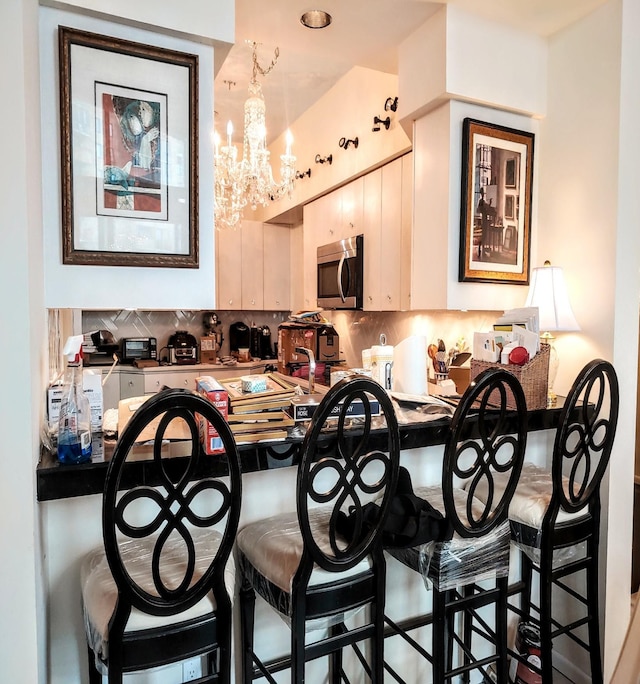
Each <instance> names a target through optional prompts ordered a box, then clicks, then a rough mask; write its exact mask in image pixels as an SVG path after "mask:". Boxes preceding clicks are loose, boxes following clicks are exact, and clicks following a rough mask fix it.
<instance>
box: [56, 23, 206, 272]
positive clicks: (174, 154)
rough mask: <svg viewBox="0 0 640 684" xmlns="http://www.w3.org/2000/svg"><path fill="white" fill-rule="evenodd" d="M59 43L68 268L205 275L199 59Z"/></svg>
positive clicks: (120, 45)
mask: <svg viewBox="0 0 640 684" xmlns="http://www.w3.org/2000/svg"><path fill="white" fill-rule="evenodd" d="M58 40H59V57H60V110H61V154H62V246H63V249H62V260H63V263H65V264H83V265H95V266H155V267H167V268H197V267H198V211H197V209H198V174H197V168H198V151H197V140H198V116H197V111H198V97H197V89H198V57H197V55H191V54H187V53H182V52H175V51H172V50H166V49H164V48H159V47H155V46H151V45H143V44H140V43H133V42H130V41H125V40H120V39H115V38H111V37H108V36H102V35H98V34H94V33H87V32H85V31H79V30H76V29H71V28H67V27H63V26H60V27H59V28H58Z"/></svg>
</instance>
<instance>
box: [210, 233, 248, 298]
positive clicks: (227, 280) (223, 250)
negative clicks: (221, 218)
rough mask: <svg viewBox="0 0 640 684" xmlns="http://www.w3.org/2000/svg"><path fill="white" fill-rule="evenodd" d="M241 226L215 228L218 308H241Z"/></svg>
mask: <svg viewBox="0 0 640 684" xmlns="http://www.w3.org/2000/svg"><path fill="white" fill-rule="evenodd" d="M241 238H242V228H241V227H238V229H237V230H229V229H226V230H225V229H222V230H216V300H217V306H218V308H219V309H241V308H242V239H241Z"/></svg>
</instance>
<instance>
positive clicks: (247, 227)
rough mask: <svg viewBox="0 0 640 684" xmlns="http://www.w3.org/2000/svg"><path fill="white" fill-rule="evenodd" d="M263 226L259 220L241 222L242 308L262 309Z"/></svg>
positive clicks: (248, 309)
mask: <svg viewBox="0 0 640 684" xmlns="http://www.w3.org/2000/svg"><path fill="white" fill-rule="evenodd" d="M263 238H264V227H263V224H262V223H261V222H260V221H243V222H242V308H243V309H244V310H247V311H256V310H258V311H261V310H262V309H264V242H263Z"/></svg>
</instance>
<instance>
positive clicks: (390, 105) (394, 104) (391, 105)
mask: <svg viewBox="0 0 640 684" xmlns="http://www.w3.org/2000/svg"><path fill="white" fill-rule="evenodd" d="M396 109H398V98H397V97H388V98H387V100H386V102H385V103H384V111H385V112H388V111H389V110H391V111H392V112H395V111H396Z"/></svg>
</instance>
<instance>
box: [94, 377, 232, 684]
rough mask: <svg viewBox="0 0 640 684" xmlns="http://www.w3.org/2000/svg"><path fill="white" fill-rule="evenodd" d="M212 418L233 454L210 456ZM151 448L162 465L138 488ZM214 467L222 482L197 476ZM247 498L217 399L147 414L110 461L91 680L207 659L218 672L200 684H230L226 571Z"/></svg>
mask: <svg viewBox="0 0 640 684" xmlns="http://www.w3.org/2000/svg"><path fill="white" fill-rule="evenodd" d="M201 419H205V420H208V421H209V422H211V423H212V425H213V426H214V427H215V429H216V430H217V431H218V434H219V435H220V438H221V441H222V445H223V448H224V453H218V454H214V455H205V454H204V453H203V451H202V448H201V445H200V438H199V422H200V420H201ZM175 439H178V441H177V442H174V441H172V440H175ZM149 440H151V444H149ZM172 444H179V445H182V446H183V447H185V452H186V453H185V456H186V457H185V458H177V457H173V455H172V453H171V448H170V447H171V445H172ZM141 451H143V452H145V451H146V452H147V453H146V454H142V457H145V458H146V459H151V460H146V461H145V463H144V466H145V477H146V478H147V484H144V485H140V486H135V487H129V485H128V481H129V477H130V475H131V474H132V473H133V472H134V471H135V469H136V467H138V466H140V465H141V464H140V463H136V462H132V461H139V460H140V458H141V455H140V452H141ZM204 461H206V462H207V466H212V467H213V470H214V474H215V475H216V476H215V477H214V476H210V477H198V475H197V474H198V472H199V471H200V470H201V469H202V468H203V467H204V463H203V462H204ZM222 476H225V477H224V479H221V478H222ZM122 490H124V491H122ZM240 500H241V477H240V461H239V457H238V450H237V447H236V444H235V441H234V438H233V434H232V433H231V430H230V429H229V426H228V424H227V422H226V420H225V419H224V417H223V416H222V415H221V414H220V413H219V412H218V410H217V409H216V408H215V407H214V406H213V404H211V403H210V402H209V401H207V400H206V399H205V398H204V397H202V396H200V395H198V394H196V393H195V392H190V391H187V390H180V389H171V390H164V391H162V392H159V393H158V394H156V395H154V396H152V397H151V398H150V399H148V400H147V401H145V402H144V403H143V404H142V405H141V406H140V408H138V410H137V411H136V412H135V414H134V415H133V416H132V418H131V419H130V420H129V422H128V423H127V425H126V427H125V429H124V430H123V431H122V434H121V435H120V437H119V439H118V442H117V445H116V447H115V451H114V453H113V457H112V459H111V462H110V463H109V469H108V471H107V478H106V483H105V489H104V494H103V500H102V529H103V542H104V544H103V546H101V547H100V548H98V549H96V550H95V551H93V552H92V553H90V554H89V555H88V557H87V558H86V559H85V561H84V563H83V566H82V569H81V579H82V601H83V609H84V618H85V620H84V621H85V627H86V636H87V644H88V654H89V681H90V682H92V684H98V683H99V682H102V676H101V675H102V674H104V673H105V672H108V681H109V684H114V683H116V682H117V683H121V682H122V676H123V673H125V672H132V671H138V670H143V669H148V668H152V667H157V666H160V665H166V664H169V663H174V662H178V661H180V660H185V659H188V658H194V657H198V656H206V658H204V660H205V664H206V666H207V670H208V671H207V672H206V673H204V675H203V676H202V678H200V679H198V681H199V682H222V683H223V684H230V682H231V634H232V628H231V613H232V609H231V599H230V597H229V592H228V591H227V588H226V585H225V567H226V565H227V561H228V560H229V556H230V553H231V550H232V547H233V541H234V538H235V533H236V530H237V527H238V521H239V516H240ZM214 526H215V529H214ZM230 585H231V587H233V582H232V581H231V582H230ZM216 656H217V657H216Z"/></svg>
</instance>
